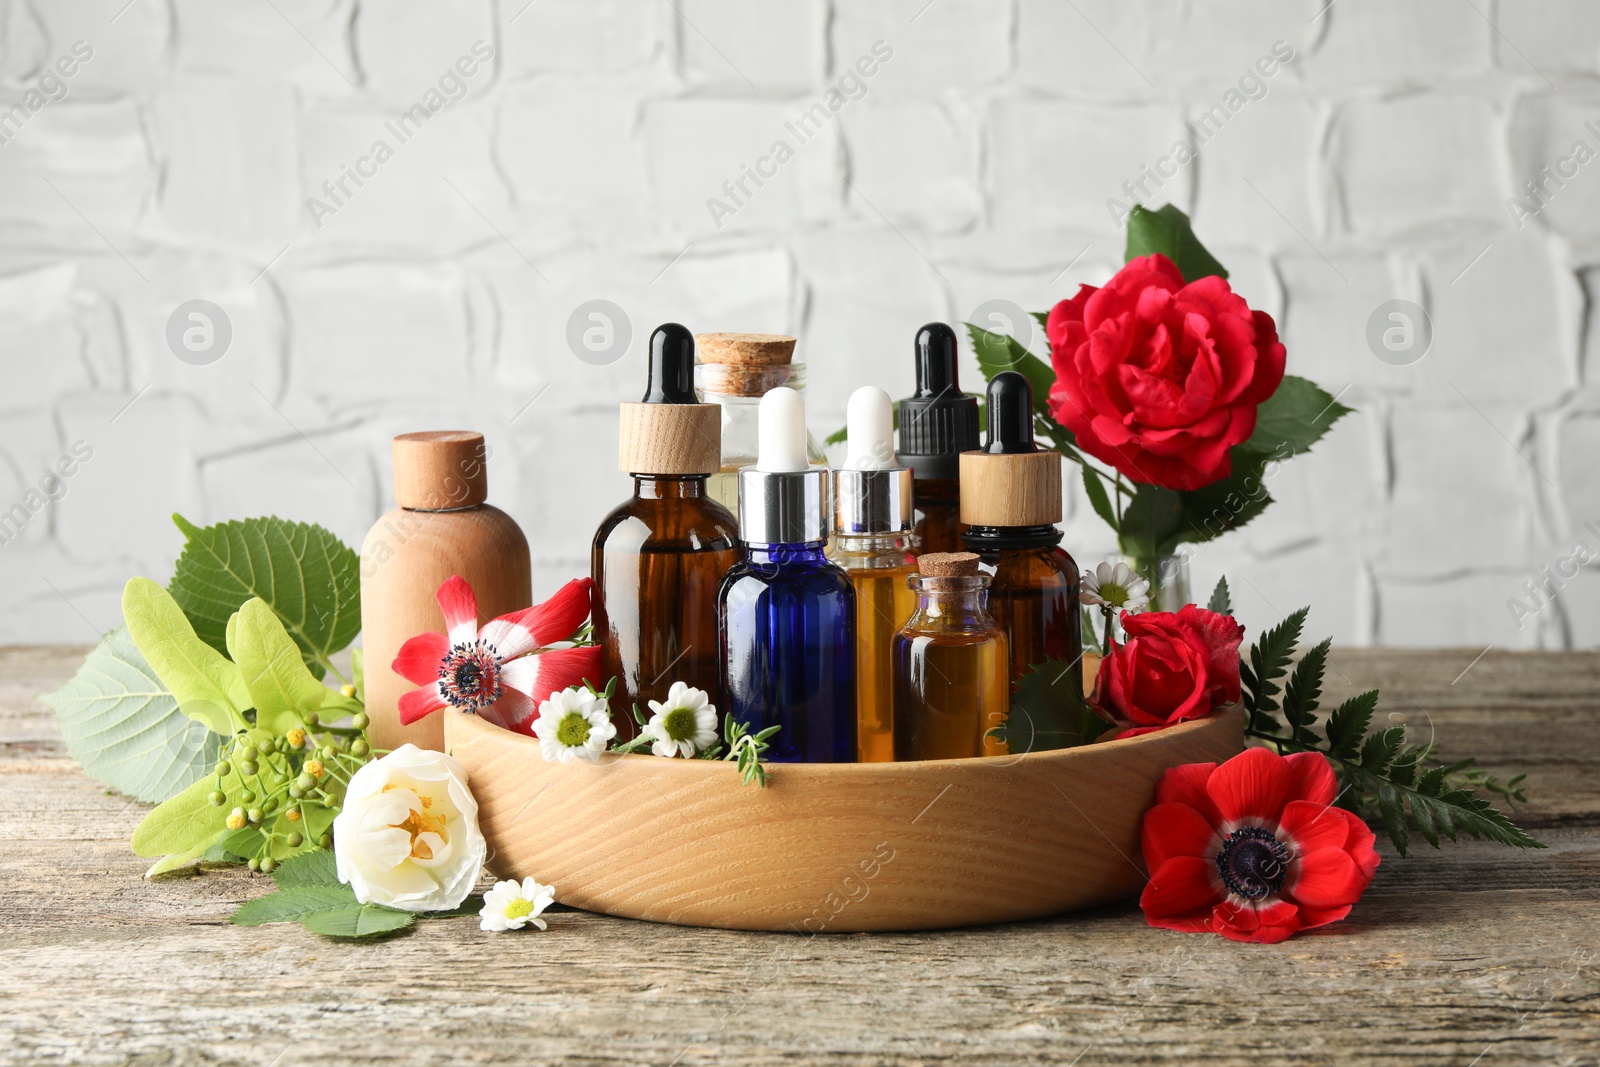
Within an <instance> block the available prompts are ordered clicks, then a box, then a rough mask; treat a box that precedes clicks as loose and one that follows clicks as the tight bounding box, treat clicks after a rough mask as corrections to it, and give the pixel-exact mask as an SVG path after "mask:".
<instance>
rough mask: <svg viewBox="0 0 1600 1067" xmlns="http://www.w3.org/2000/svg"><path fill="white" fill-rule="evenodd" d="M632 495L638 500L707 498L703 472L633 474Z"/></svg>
mask: <svg viewBox="0 0 1600 1067" xmlns="http://www.w3.org/2000/svg"><path fill="white" fill-rule="evenodd" d="M633 495H634V496H636V497H638V498H639V499H640V500H696V499H699V498H702V497H706V498H708V499H709V494H708V493H707V492H706V476H705V475H704V474H635V475H634V476H633Z"/></svg>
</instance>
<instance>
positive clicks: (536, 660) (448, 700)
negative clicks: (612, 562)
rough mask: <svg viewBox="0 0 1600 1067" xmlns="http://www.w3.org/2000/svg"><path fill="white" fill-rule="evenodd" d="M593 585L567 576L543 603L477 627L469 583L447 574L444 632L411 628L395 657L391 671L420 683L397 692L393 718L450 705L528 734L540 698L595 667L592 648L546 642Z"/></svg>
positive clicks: (572, 618)
mask: <svg viewBox="0 0 1600 1067" xmlns="http://www.w3.org/2000/svg"><path fill="white" fill-rule="evenodd" d="M593 585H594V582H593V581H592V580H590V579H588V578H574V579H573V580H572V581H570V582H568V583H567V584H566V585H564V586H562V587H561V588H560V589H559V590H557V591H556V595H555V596H553V597H551V598H550V599H549V600H546V601H545V602H544V603H543V604H536V605H534V606H533V607H531V608H524V609H523V610H521V611H514V612H512V613H511V614H509V615H502V616H500V617H499V618H498V619H494V620H492V621H490V622H489V623H488V624H487V625H485V626H484V627H483V629H481V630H480V629H478V598H477V596H476V595H474V593H473V592H472V586H471V585H469V584H468V583H467V580H466V579H465V578H462V577H460V576H459V575H457V576H454V577H452V578H451V579H450V580H449V581H447V582H445V583H444V584H443V585H441V586H440V587H439V594H438V598H439V609H440V610H441V611H443V612H444V625H445V630H446V632H445V633H442V634H438V633H426V634H418V635H417V636H416V637H413V638H412V639H411V640H409V641H407V642H406V643H405V644H404V645H402V646H401V647H400V654H399V655H397V656H396V657H395V659H394V672H395V673H396V674H398V675H401V676H402V677H404V678H406V679H408V680H409V681H412V682H415V683H416V684H417V686H419V688H417V689H413V690H412V691H411V692H409V693H407V694H405V695H404V696H402V697H401V698H400V721H401V722H402V723H403V724H405V725H407V726H409V725H411V724H412V723H414V722H416V721H417V720H419V719H421V718H423V717H424V716H426V715H431V714H433V713H434V712H436V711H438V710H439V709H440V708H444V707H454V708H458V709H460V710H461V711H465V712H468V713H470V714H475V715H481V716H483V717H484V718H485V719H488V720H489V721H490V722H493V723H495V724H496V725H498V726H503V727H505V728H507V729H510V730H516V731H517V732H518V733H525V734H532V732H533V721H534V718H535V713H536V712H537V711H538V710H539V703H540V702H541V701H543V700H547V699H549V697H550V694H551V693H554V692H559V691H560V690H562V689H566V688H568V687H571V686H576V685H582V684H583V681H584V679H585V678H592V677H594V676H595V674H596V672H597V671H598V670H599V669H600V649H599V647H598V646H594V645H589V646H583V647H571V646H563V647H550V646H553V645H555V644H556V643H557V642H560V641H565V640H566V639H567V638H569V637H571V636H572V634H573V632H574V631H575V630H577V629H578V627H579V626H581V625H583V620H584V619H587V618H588V617H589V607H590V603H589V597H590V589H591V588H592V587H593Z"/></svg>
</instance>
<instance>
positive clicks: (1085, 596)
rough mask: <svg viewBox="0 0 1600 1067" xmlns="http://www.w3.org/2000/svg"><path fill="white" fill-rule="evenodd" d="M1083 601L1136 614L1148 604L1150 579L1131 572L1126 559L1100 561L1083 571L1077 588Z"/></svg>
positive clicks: (1079, 597)
mask: <svg viewBox="0 0 1600 1067" xmlns="http://www.w3.org/2000/svg"><path fill="white" fill-rule="evenodd" d="M1078 600H1079V601H1080V602H1081V603H1084V604H1103V605H1105V606H1106V607H1108V608H1120V609H1121V610H1123V611H1127V612H1132V613H1133V614H1135V615H1137V614H1138V613H1139V612H1141V611H1143V610H1144V609H1145V608H1147V607H1149V606H1150V583H1149V582H1147V581H1145V580H1144V579H1143V578H1141V577H1139V576H1138V575H1137V574H1135V573H1134V571H1133V568H1132V567H1130V566H1128V565H1127V564H1126V563H1118V564H1117V565H1116V566H1112V565H1111V564H1109V563H1102V564H1100V565H1099V566H1098V567H1096V568H1095V569H1094V570H1092V571H1085V572H1084V574H1083V579H1082V584H1081V585H1080V586H1079V589H1078Z"/></svg>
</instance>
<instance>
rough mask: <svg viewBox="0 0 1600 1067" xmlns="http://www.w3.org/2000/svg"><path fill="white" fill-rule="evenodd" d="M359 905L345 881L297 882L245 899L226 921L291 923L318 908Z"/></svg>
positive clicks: (242, 923) (257, 923) (244, 924)
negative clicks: (344, 883)
mask: <svg viewBox="0 0 1600 1067" xmlns="http://www.w3.org/2000/svg"><path fill="white" fill-rule="evenodd" d="M361 906H362V905H361V904H359V903H358V902H357V901H356V895H355V892H354V891H353V890H352V889H351V888H350V887H349V886H347V885H340V884H338V883H335V884H333V885H297V886H291V887H290V888H288V889H280V890H278V891H277V892H275V893H268V894H267V895H266V896H263V897H256V898H255V899H254V900H247V901H245V902H244V903H243V904H241V905H240V906H239V910H238V911H236V912H234V913H233V915H232V916H231V917H230V919H229V921H230V922H232V923H234V924H235V925H237V926H265V925H266V924H267V923H294V922H301V921H303V920H304V919H305V918H306V917H307V916H309V915H314V914H315V913H317V912H319V911H328V910H330V909H336V908H345V907H357V908H359V907H361Z"/></svg>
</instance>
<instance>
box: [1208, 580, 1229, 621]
mask: <svg viewBox="0 0 1600 1067" xmlns="http://www.w3.org/2000/svg"><path fill="white" fill-rule="evenodd" d="M1206 609H1207V610H1208V611H1214V612H1216V613H1217V614H1218V615H1232V614H1233V598H1232V597H1231V596H1230V595H1229V593H1228V578H1227V576H1226V575H1224V576H1222V577H1221V578H1218V579H1217V587H1216V588H1215V589H1213V590H1211V599H1210V600H1209V601H1208V602H1207V603H1206Z"/></svg>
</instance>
